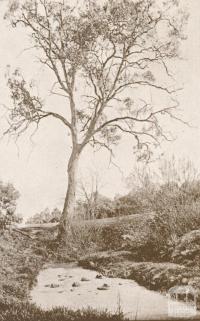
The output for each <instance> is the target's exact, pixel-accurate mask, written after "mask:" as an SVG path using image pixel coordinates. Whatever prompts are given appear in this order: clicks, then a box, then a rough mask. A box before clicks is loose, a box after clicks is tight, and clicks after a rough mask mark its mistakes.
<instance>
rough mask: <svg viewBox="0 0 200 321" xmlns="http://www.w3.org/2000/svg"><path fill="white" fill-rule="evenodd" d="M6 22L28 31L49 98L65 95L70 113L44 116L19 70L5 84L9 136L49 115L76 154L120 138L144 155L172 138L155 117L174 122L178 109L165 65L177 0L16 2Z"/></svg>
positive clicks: (178, 31) (171, 53) (181, 18)
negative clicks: (46, 72) (46, 75)
mask: <svg viewBox="0 0 200 321" xmlns="http://www.w3.org/2000/svg"><path fill="white" fill-rule="evenodd" d="M7 17H9V18H10V19H11V21H12V25H13V26H14V27H16V26H18V24H21V25H23V26H24V27H26V28H27V29H28V32H29V34H30V36H31V42H32V45H33V46H34V47H35V48H36V49H37V50H39V52H40V58H39V60H40V63H41V64H43V65H45V66H46V67H47V68H48V69H50V70H51V71H52V74H53V75H54V78H55V80H54V82H53V86H52V88H51V93H52V94H55V95H59V96H62V97H63V98H64V100H65V103H66V108H67V109H68V115H71V116H69V117H64V116H63V115H60V114H59V113H57V112H56V111H55V112H48V111H47V109H46V106H45V103H44V101H43V100H42V98H41V97H39V96H37V95H36V94H34V93H33V84H29V83H28V82H27V81H26V80H25V79H23V76H22V75H21V74H20V73H19V71H18V70H17V71H15V72H14V74H13V77H10V79H9V80H8V86H9V88H10V92H11V97H12V100H13V103H14V104H13V107H12V108H11V112H10V121H11V126H10V127H9V129H8V132H9V133H11V134H15V135H20V134H21V133H22V132H24V131H25V130H26V129H27V128H28V127H29V126H30V124H32V123H35V124H36V125H38V123H39V122H40V121H41V120H42V119H44V118H47V117H49V116H53V117H55V118H57V119H59V120H60V121H61V122H62V123H63V124H64V125H65V126H67V128H68V129H69V130H70V132H71V135H72V142H73V145H74V146H75V145H76V147H78V148H79V151H81V150H82V148H83V147H84V146H85V145H86V144H88V143H89V144H91V145H92V146H96V147H97V148H98V147H105V148H107V149H108V150H109V151H111V146H112V144H116V143H118V142H119V140H120V138H121V136H122V134H123V133H125V134H129V135H131V137H132V138H133V139H134V141H135V143H136V145H137V148H138V149H139V150H140V152H141V153H140V155H142V157H147V158H149V157H150V146H151V144H152V143H153V144H154V145H158V144H159V139H160V138H165V139H170V136H169V135H167V134H166V133H164V130H163V128H162V126H161V125H160V116H163V117H164V116H166V117H175V118H176V116H174V113H173V112H174V110H175V109H176V107H177V106H178V103H177V101H176V100H175V97H172V94H174V93H175V92H176V90H177V88H176V86H175V82H174V81H173V77H172V74H171V73H170V70H169V67H168V62H169V61H170V60H174V59H175V58H177V57H178V48H179V43H180V41H181V40H183V39H184V35H183V25H184V23H185V20H186V15H185V14H184V13H183V12H182V11H181V10H180V8H179V2H178V1H174V0H171V1H167V2H166V1H153V0H143V1H141V0H138V1H131V0H121V1H117V0H116V1H114V0H108V1H107V2H105V4H104V5H99V4H98V3H96V2H94V1H90V2H88V3H87V5H84V6H83V9H81V10H79V9H77V8H73V7H71V6H70V5H68V4H67V2H65V1H61V2H59V1H48V0H37V1H32V0H31V1H30V0H27V1H25V2H24V3H21V2H20V1H19V2H18V1H14V2H12V4H11V6H10V9H9V12H8V14H7ZM160 73H162V74H163V75H164V76H163V77H161V78H162V79H160V77H159V75H160ZM80 87H82V88H84V89H83V91H81V90H80ZM147 88H151V89H152V92H153V93H154V94H155V95H160V97H162V99H161V102H160V103H159V106H158V104H157V106H156V104H155V105H154V103H153V101H145V99H144V96H145V97H147V95H144V93H145V92H146V89H147ZM138 89H140V90H141V92H142V97H141V96H138V95H137V91H138ZM79 99H81V103H77V100H79ZM111 107H112V108H113V109H111ZM111 110H112V111H111ZM110 111H111V112H110Z"/></svg>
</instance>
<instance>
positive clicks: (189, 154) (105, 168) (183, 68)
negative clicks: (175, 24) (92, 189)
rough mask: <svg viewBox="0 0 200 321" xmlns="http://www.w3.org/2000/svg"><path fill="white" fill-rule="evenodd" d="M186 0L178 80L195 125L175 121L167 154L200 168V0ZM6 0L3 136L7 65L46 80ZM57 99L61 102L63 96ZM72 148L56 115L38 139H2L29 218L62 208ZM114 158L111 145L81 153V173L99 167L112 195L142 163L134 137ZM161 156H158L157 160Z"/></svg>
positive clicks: (0, 26)
mask: <svg viewBox="0 0 200 321" xmlns="http://www.w3.org/2000/svg"><path fill="white" fill-rule="evenodd" d="M182 2H183V4H184V5H186V6H187V7H188V10H189V13H190V17H189V21H188V26H187V29H186V34H187V36H188V38H187V40H186V41H185V42H184V44H183V45H182V48H181V53H182V57H183V59H182V60H181V61H180V62H179V63H177V65H176V66H175V70H176V74H177V80H178V83H180V85H181V87H183V90H182V91H181V94H180V95H179V101H180V106H181V110H182V116H183V117H182V118H184V119H185V120H186V121H188V122H189V123H190V125H191V126H190V127H188V126H184V125H181V124H178V123H176V124H174V123H173V124H172V125H170V126H171V127H170V130H172V131H173V133H174V136H175V137H176V140H175V141H174V142H171V143H164V144H163V145H162V153H163V156H162V158H170V157H171V156H172V155H174V156H175V157H176V158H187V159H189V160H191V161H192V162H193V163H194V165H195V167H196V168H197V169H198V170H200V110H199V106H200V1H199V0H182ZM6 5H7V0H1V1H0V44H1V46H0V116H1V118H0V136H1V135H2V133H3V131H4V129H5V126H6V121H5V109H4V107H3V105H2V104H6V103H7V102H8V98H7V97H8V90H7V88H6V86H5V74H6V72H7V71H8V67H7V66H8V65H10V66H11V67H10V68H12V69H15V68H16V67H20V68H21V70H23V73H24V74H25V76H26V75H27V76H28V77H31V78H33V79H37V86H38V88H42V87H43V85H44V83H45V81H46V79H45V78H44V74H43V70H42V69H41V68H40V67H39V65H38V64H37V59H36V57H35V54H34V53H33V52H32V53H31V51H23V50H24V48H27V47H29V46H30V45H29V43H28V40H27V35H26V34H25V32H23V31H22V30H16V29H12V28H10V27H9V25H8V22H7V21H5V20H3V13H4V12H5V8H6ZM41 90H42V89H41ZM56 103H57V104H58V105H59V102H56ZM69 154H70V141H69V137H68V136H67V134H66V132H65V130H64V128H63V127H62V125H60V123H59V122H57V121H56V120H48V121H45V122H43V123H42V124H41V126H40V128H39V130H38V132H37V133H36V134H35V135H34V137H33V138H32V140H31V139H30V135H25V136H24V137H22V138H21V139H20V140H19V141H18V142H17V143H15V142H14V141H13V140H11V139H9V138H8V137H4V138H3V139H1V140H0V155H1V157H0V179H1V180H2V181H4V182H11V183H13V185H14V186H15V187H16V188H17V189H18V190H19V192H20V194H21V197H20V199H19V202H18V208H17V211H18V212H19V213H21V214H22V215H23V217H24V218H28V217H29V216H31V215H33V214H35V213H36V212H39V211H41V210H43V209H44V208H45V207H49V208H50V209H52V208H54V207H58V208H60V209H62V205H63V201H64V197H65V193H66V188H67V175H66V174H67V172H66V171H67V161H68V157H69ZM114 161H115V163H116V164H117V166H113V165H110V164H109V155H108V154H107V153H106V152H105V151H101V152H99V153H94V152H93V151H92V150H91V149H86V150H85V151H84V152H83V154H82V155H81V162H80V166H79V176H80V177H81V178H82V179H83V180H84V179H86V177H88V176H89V173H90V172H92V173H94V172H97V173H98V176H99V177H100V181H101V182H100V186H101V190H100V192H101V193H103V194H104V195H107V196H109V197H113V196H114V195H115V194H123V193H125V192H127V188H126V184H125V178H126V177H127V176H128V175H129V173H130V172H131V171H134V167H135V165H136V160H135V157H134V154H133V149H132V142H130V140H129V139H128V138H125V139H124V140H123V141H122V143H121V144H120V145H119V146H118V147H117V148H116V149H115V160H114ZM159 161H160V160H157V161H155V163H154V166H157V165H158V164H159ZM118 167H119V168H120V170H119V168H118Z"/></svg>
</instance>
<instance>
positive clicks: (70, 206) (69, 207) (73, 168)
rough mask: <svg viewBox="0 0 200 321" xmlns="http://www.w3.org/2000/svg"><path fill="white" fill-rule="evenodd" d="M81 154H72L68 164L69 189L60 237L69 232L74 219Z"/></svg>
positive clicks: (75, 152) (61, 222)
mask: <svg viewBox="0 0 200 321" xmlns="http://www.w3.org/2000/svg"><path fill="white" fill-rule="evenodd" d="M79 156H80V153H79V152H78V151H77V150H75V151H72V154H71V156H70V159H69V163H68V170H67V173H68V187H67V194H66V197H65V203H64V208H63V212H62V216H61V220H60V230H59V236H61V237H62V236H63V235H65V233H66V231H67V225H68V224H69V223H70V221H71V220H72V219H73V218H74V209H75V201H76V185H77V171H78V160H79Z"/></svg>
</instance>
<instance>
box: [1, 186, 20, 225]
mask: <svg viewBox="0 0 200 321" xmlns="http://www.w3.org/2000/svg"><path fill="white" fill-rule="evenodd" d="M18 198H19V192H18V191H17V190H16V189H15V188H14V186H13V185H12V184H10V183H3V182H2V181H0V229H5V228H7V227H9V226H10V225H11V224H12V223H20V222H21V221H22V218H21V216H20V215H18V214H16V206H17V200H18Z"/></svg>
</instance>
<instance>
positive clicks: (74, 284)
mask: <svg viewBox="0 0 200 321" xmlns="http://www.w3.org/2000/svg"><path fill="white" fill-rule="evenodd" d="M72 286H73V288H77V287H79V286H80V283H78V282H74V283H72Z"/></svg>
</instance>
